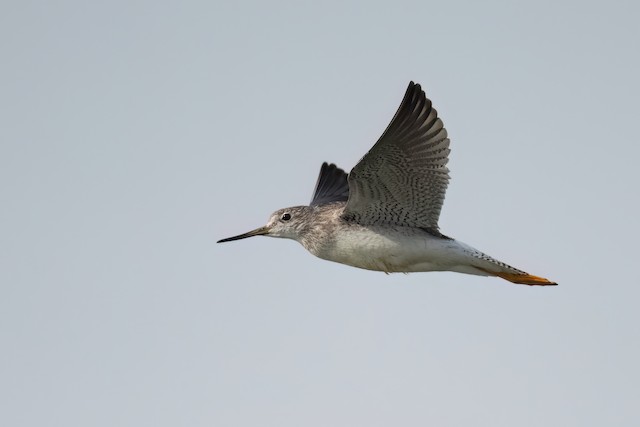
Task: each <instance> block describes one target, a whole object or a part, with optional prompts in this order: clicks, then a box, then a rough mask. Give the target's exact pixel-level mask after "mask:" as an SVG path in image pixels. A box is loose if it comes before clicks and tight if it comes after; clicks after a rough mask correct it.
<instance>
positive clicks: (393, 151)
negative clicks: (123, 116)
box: [218, 82, 556, 285]
mask: <svg viewBox="0 0 640 427" xmlns="http://www.w3.org/2000/svg"><path fill="white" fill-rule="evenodd" d="M449 151H450V150H449V138H448V136H447V131H446V129H445V128H444V125H443V123H442V120H440V119H439V118H438V114H437V112H436V110H435V109H434V108H433V107H432V104H431V101H430V100H429V99H428V98H427V97H426V95H425V93H424V91H423V90H422V89H421V87H420V85H419V84H415V83H413V82H410V83H409V87H408V88H407V91H406V93H405V95H404V98H403V99H402V102H401V103H400V107H399V108H398V111H397V112H396V114H395V116H394V117H393V119H392V120H391V123H389V126H387V129H386V130H385V131H384V133H383V134H382V136H381V137H380V139H379V140H378V142H376V143H375V145H374V146H373V147H372V148H371V150H369V152H368V153H367V154H365V156H364V157H363V158H362V159H361V160H360V161H359V162H358V164H357V165H356V166H355V167H354V168H353V169H352V170H351V172H350V173H349V174H347V173H346V172H344V171H343V170H342V169H340V168H338V167H337V166H336V165H334V164H328V163H326V162H325V163H323V164H322V166H321V168H320V175H319V177H318V180H317V182H316V187H315V190H314V192H313V197H312V199H311V203H310V204H309V206H294V207H290V208H284V209H279V210H277V211H275V212H274V213H273V214H271V217H270V218H269V221H268V222H267V225H265V226H263V227H260V228H257V229H255V230H253V231H249V232H248V233H244V234H240V235H238V236H234V237H229V238H226V239H222V240H219V241H218V243H222V242H229V241H232V240H239V239H245V238H247V237H252V236H270V237H281V238H287V239H293V240H296V241H298V242H300V243H301V244H302V246H304V247H305V248H306V249H307V250H308V251H309V252H311V253H312V254H313V255H315V256H317V257H319V258H322V259H326V260H329V261H334V262H339V263H342V264H347V265H350V266H353V267H358V268H364V269H367V270H376V271H383V272H385V273H396V272H402V273H411V272H420V271H453V272H457V273H465V274H474V275H478V276H498V277H501V278H503V279H506V280H508V281H510V282H513V283H519V284H524V285H556V283H554V282H552V281H550V280H548V279H545V278H543V277H538V276H533V275H531V274H528V273H525V272H524V271H522V270H518V269H517V268H514V267H511V266H509V265H507V264H505V263H503V262H501V261H498V260H496V259H495V258H492V257H490V256H489V255H486V254H484V253H483V252H480V251H479V250H477V249H475V248H472V247H471V246H469V245H467V244H465V243H462V242H460V241H458V240H455V239H453V238H451V237H448V236H445V235H444V234H442V233H441V232H440V229H439V227H438V219H439V217H440V210H441V209H442V204H443V202H444V196H445V192H446V189H447V185H448V183H449V169H448V168H447V166H446V164H447V162H448V160H449Z"/></svg>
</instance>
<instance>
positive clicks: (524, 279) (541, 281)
mask: <svg viewBox="0 0 640 427" xmlns="http://www.w3.org/2000/svg"><path fill="white" fill-rule="evenodd" d="M492 274H495V275H496V276H498V277H502V278H503V279H505V280H508V281H510V282H511V283H518V284H520V285H531V286H534V285H538V286H557V285H558V284H557V283H556V282H552V281H551V280H549V279H545V278H544V277H538V276H533V275H531V274H527V273H522V274H517V273H516V274H514V273H492Z"/></svg>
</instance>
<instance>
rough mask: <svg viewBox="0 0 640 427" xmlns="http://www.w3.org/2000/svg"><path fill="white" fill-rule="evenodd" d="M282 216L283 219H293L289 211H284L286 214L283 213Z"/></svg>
mask: <svg viewBox="0 0 640 427" xmlns="http://www.w3.org/2000/svg"><path fill="white" fill-rule="evenodd" d="M281 218H282V220H283V221H289V220H290V219H291V215H290V214H288V213H284V214H282V217H281Z"/></svg>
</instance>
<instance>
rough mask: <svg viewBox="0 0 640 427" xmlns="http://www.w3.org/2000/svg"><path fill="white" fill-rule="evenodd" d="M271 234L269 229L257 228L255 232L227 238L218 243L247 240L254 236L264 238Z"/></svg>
mask: <svg viewBox="0 0 640 427" xmlns="http://www.w3.org/2000/svg"><path fill="white" fill-rule="evenodd" d="M268 233H269V229H268V228H267V227H260V228H256V229H255V230H252V231H249V232H248V233H244V234H240V235H238V236H233V237H227V238H226V239H222V240H218V243H224V242H231V241H233V240H240V239H246V238H247V237H253V236H263V235H265V234H268Z"/></svg>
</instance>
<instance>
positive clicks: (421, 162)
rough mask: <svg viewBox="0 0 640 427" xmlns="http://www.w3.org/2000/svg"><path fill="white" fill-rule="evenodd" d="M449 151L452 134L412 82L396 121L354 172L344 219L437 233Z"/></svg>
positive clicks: (350, 179)
mask: <svg viewBox="0 0 640 427" xmlns="http://www.w3.org/2000/svg"><path fill="white" fill-rule="evenodd" d="M449 151H450V150H449V139H448V138H447V131H446V130H445V128H444V125H443V124H442V120H440V119H439V118H438V114H437V112H436V110H435V109H434V108H433V107H432V106H431V101H430V100H429V99H427V97H426V96H425V94H424V92H423V91H422V89H421V88H420V85H419V84H415V83H413V82H411V83H409V87H408V88H407V92H406V93H405V95H404V99H403V100H402V103H401V104H400V107H399V108H398V111H397V112H396V114H395V116H394V117H393V119H392V120H391V123H390V124H389V126H388V127H387V129H386V130H385V131H384V133H383V134H382V136H381V137H380V139H379V140H378V142H376V144H375V145H374V146H373V148H371V150H370V151H369V152H368V153H367V154H366V155H365V156H364V157H363V158H362V159H361V160H360V162H358V164H357V165H356V166H355V167H354V168H353V170H352V171H351V173H350V174H349V200H348V202H347V206H346V207H345V211H344V213H343V217H344V218H345V219H347V220H353V221H357V222H358V223H361V224H395V225H405V226H410V227H421V228H427V229H430V230H436V231H437V230H438V218H439V217H440V210H441V209H442V203H443V202H444V195H445V192H446V190H447V185H448V183H449V170H448V169H447V167H446V164H447V162H448V160H449V159H448V156H449Z"/></svg>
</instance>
